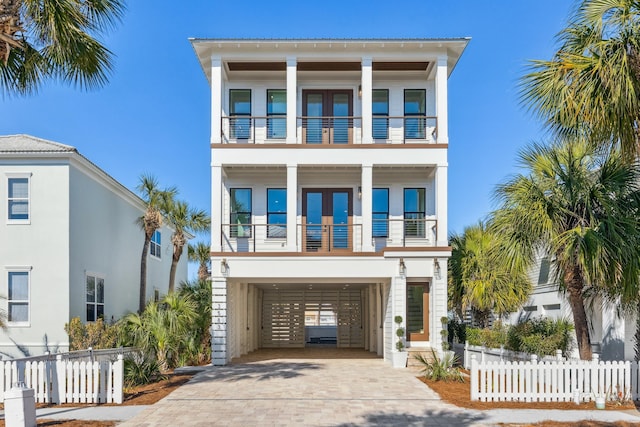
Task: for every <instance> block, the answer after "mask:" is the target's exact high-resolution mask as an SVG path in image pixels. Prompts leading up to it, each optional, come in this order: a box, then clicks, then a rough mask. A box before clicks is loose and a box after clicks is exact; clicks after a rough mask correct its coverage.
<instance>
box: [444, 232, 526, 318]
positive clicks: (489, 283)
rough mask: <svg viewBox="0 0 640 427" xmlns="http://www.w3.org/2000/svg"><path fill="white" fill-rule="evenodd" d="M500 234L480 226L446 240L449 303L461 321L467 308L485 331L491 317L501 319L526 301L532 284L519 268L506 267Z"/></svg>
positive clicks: (508, 265) (521, 267)
mask: <svg viewBox="0 0 640 427" xmlns="http://www.w3.org/2000/svg"><path fill="white" fill-rule="evenodd" d="M499 237H500V236H499V234H498V233H496V232H495V231H494V230H492V229H491V228H490V227H487V226H486V225H485V224H484V223H483V222H479V223H478V224H476V225H473V226H469V227H467V228H465V229H464V232H463V233H462V234H461V235H458V234H453V235H452V236H450V237H449V241H450V244H451V248H452V254H451V259H450V262H449V268H450V275H449V301H450V302H451V304H452V306H453V308H454V309H455V310H456V312H457V314H458V316H459V317H460V318H463V314H464V312H465V311H466V309H467V308H470V309H472V312H473V314H474V317H475V318H476V320H477V321H479V323H480V324H481V325H482V326H483V327H488V322H489V319H490V316H491V314H492V313H493V314H496V315H498V316H499V317H503V316H505V315H506V314H508V313H512V312H514V311H516V310H518V309H519V308H520V307H522V305H523V304H524V303H525V302H526V301H527V299H528V298H529V294H530V291H531V283H530V282H529V279H528V277H527V274H526V271H525V269H524V268H523V266H522V265H520V266H519V267H516V268H512V266H511V265H510V264H508V263H506V262H505V261H506V258H505V257H504V255H503V253H504V251H503V244H502V242H501V241H500V239H499Z"/></svg>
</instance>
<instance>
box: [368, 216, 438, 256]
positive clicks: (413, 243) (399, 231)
mask: <svg viewBox="0 0 640 427" xmlns="http://www.w3.org/2000/svg"><path fill="white" fill-rule="evenodd" d="M437 229H438V220H437V219H430V218H412V219H405V218H398V219H374V220H373V225H372V234H371V235H372V238H373V245H374V248H375V250H376V251H379V250H381V249H384V248H386V247H425V246H426V247H428V246H435V244H436V242H437V240H438V239H437V233H436V231H437Z"/></svg>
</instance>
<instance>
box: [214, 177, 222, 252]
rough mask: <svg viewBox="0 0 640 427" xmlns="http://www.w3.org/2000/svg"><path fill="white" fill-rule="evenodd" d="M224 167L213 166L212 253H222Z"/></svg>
mask: <svg viewBox="0 0 640 427" xmlns="http://www.w3.org/2000/svg"><path fill="white" fill-rule="evenodd" d="M222 211H223V206H222V166H221V165H212V166H211V251H212V252H221V251H222V224H223V223H224V221H223V220H222Z"/></svg>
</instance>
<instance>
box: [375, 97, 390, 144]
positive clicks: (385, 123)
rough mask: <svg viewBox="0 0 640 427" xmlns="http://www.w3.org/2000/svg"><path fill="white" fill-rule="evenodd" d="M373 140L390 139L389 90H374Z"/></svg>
mask: <svg viewBox="0 0 640 427" xmlns="http://www.w3.org/2000/svg"><path fill="white" fill-rule="evenodd" d="M371 107H372V110H373V139H387V138H389V90H388V89H374V90H373V101H372V105H371Z"/></svg>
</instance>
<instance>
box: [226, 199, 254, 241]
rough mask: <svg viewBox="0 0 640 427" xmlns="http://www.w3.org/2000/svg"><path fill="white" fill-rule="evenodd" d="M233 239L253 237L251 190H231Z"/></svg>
mask: <svg viewBox="0 0 640 427" xmlns="http://www.w3.org/2000/svg"><path fill="white" fill-rule="evenodd" d="M230 223H231V237H251V189H250V188H232V189H231V221H230Z"/></svg>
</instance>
